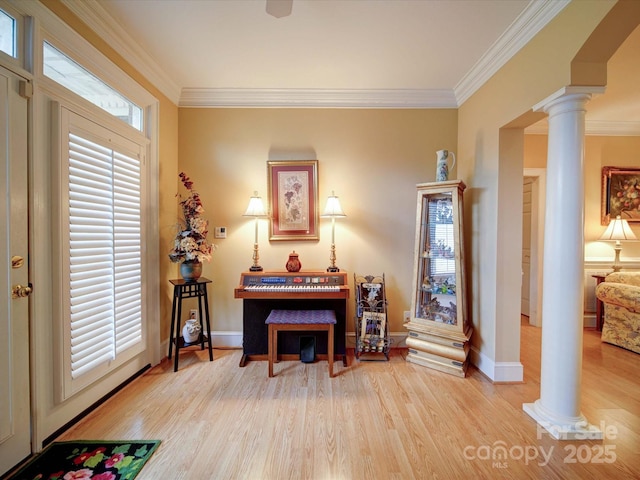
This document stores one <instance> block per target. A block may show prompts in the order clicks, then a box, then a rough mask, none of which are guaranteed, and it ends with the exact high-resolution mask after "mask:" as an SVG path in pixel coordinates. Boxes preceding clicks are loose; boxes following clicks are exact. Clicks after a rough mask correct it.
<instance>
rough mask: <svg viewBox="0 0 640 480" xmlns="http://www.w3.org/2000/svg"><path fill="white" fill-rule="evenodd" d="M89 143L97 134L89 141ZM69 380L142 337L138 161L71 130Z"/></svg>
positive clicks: (139, 173)
mask: <svg viewBox="0 0 640 480" xmlns="http://www.w3.org/2000/svg"><path fill="white" fill-rule="evenodd" d="M94 140H95V139H94ZM68 154H69V176H68V195H69V217H68V220H69V223H68V228H69V231H68V234H69V275H70V278H69V280H70V283H69V301H70V304H69V307H70V310H69V314H70V340H71V341H70V349H71V351H70V356H71V362H70V365H71V377H72V378H73V379H76V378H78V377H79V376H81V375H83V374H85V373H86V372H88V371H90V370H92V369H94V368H96V367H97V366H98V365H102V364H105V363H108V362H112V361H113V360H114V359H115V358H116V357H117V355H118V354H120V353H121V352H123V351H125V350H126V349H128V348H130V347H132V346H134V345H137V344H139V343H140V342H141V341H142V318H141V312H142V299H141V203H140V201H141V188H140V175H141V171H140V159H139V158H136V157H134V156H131V155H130V154H129V155H128V154H126V153H124V152H120V151H118V149H117V147H114V146H113V145H110V142H106V141H105V142H104V145H103V144H101V143H98V142H96V141H92V140H89V139H88V138H84V137H83V136H81V135H78V134H75V133H72V132H69V137H68Z"/></svg>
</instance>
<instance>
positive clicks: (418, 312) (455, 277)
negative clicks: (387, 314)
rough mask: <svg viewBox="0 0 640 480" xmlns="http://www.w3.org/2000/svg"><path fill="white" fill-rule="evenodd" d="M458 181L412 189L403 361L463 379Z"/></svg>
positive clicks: (465, 333)
mask: <svg viewBox="0 0 640 480" xmlns="http://www.w3.org/2000/svg"><path fill="white" fill-rule="evenodd" d="M465 188H466V186H465V184H464V182H462V181H461V180H453V181H446V182H433V183H421V184H418V185H417V190H418V202H417V215H416V217H417V218H416V243H415V263H414V274H413V290H412V291H413V298H412V301H411V317H410V319H409V321H408V322H407V323H405V327H406V328H407V330H408V331H409V333H408V337H407V346H408V347H409V353H408V355H407V361H409V362H412V363H416V364H419V365H423V366H425V367H430V368H433V369H436V370H439V371H442V372H446V373H450V374H453V375H458V376H461V377H464V376H466V372H467V365H468V358H467V357H468V354H469V340H470V339H471V334H472V333H473V329H472V327H471V325H470V322H469V321H468V318H467V302H466V291H465V290H466V288H465V286H466V282H465V271H464V244H463V242H464V236H463V202H462V197H463V192H464V190H465Z"/></svg>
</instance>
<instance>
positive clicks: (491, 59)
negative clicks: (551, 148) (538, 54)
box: [454, 0, 571, 105]
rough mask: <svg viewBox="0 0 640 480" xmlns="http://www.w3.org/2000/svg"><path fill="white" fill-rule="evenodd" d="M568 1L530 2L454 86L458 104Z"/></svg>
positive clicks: (485, 80)
mask: <svg viewBox="0 0 640 480" xmlns="http://www.w3.org/2000/svg"><path fill="white" fill-rule="evenodd" d="M569 3H571V0H533V1H532V2H531V3H529V5H527V7H526V8H525V9H524V10H523V12H522V13H521V14H520V15H519V16H518V18H516V19H515V20H514V22H513V23H512V24H511V25H510V26H509V28H508V29H507V30H506V31H505V32H504V33H503V34H502V35H501V36H500V37H499V38H498V40H496V42H495V43H494V44H493V45H492V46H491V48H489V50H487V51H486V52H485V54H484V55H483V56H482V57H481V58H480V60H478V62H476V64H475V65H474V66H473V67H472V68H471V70H469V72H468V73H467V74H466V75H465V76H464V77H463V78H462V80H460V81H459V82H458V84H457V85H456V86H455V87H454V92H455V96H456V99H457V101H458V105H462V104H463V103H464V102H465V101H467V100H468V99H469V97H471V95H473V94H474V93H475V92H476V91H477V90H478V89H479V88H480V87H481V86H482V85H484V84H485V83H486V82H487V80H489V78H491V77H492V76H493V75H494V74H495V73H496V72H497V71H498V70H500V68H502V67H503V66H504V64H505V63H507V62H508V61H509V60H510V59H511V57H513V56H514V55H515V54H516V53H518V51H520V49H521V48H522V47H524V46H525V45H526V44H527V43H529V41H530V40H531V39H532V38H533V37H535V36H536V35H537V33H538V32H539V31H540V30H542V28H543V27H544V26H545V25H547V24H548V23H549V22H550V21H551V20H552V19H553V18H554V17H555V16H556V15H558V13H560V12H561V11H562V10H563V9H564V8H565V7H566V6H567V5H568V4H569Z"/></svg>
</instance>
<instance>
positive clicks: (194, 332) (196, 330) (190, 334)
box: [182, 318, 201, 343]
mask: <svg viewBox="0 0 640 480" xmlns="http://www.w3.org/2000/svg"><path fill="white" fill-rule="evenodd" d="M200 330H201V327H200V324H199V323H198V321H197V320H195V319H193V318H190V319H189V320H187V322H186V323H185V325H184V327H182V337H183V338H184V341H185V342H186V343H195V342H197V341H198V340H199V339H200Z"/></svg>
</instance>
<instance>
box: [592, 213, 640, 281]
mask: <svg viewBox="0 0 640 480" xmlns="http://www.w3.org/2000/svg"><path fill="white" fill-rule="evenodd" d="M600 240H604V241H615V242H616V244H615V247H614V250H615V252H616V257H615V260H614V261H613V271H614V272H619V271H620V269H621V268H622V265H620V252H621V251H622V244H621V243H620V242H622V241H627V240H637V238H636V236H635V235H634V233H633V231H632V230H631V227H629V223H628V222H627V221H626V220H624V219H622V218H620V215H618V216H617V217H616V218H614V219H613V220H611V222H609V226H608V227H607V229H606V230H605V231H604V233H603V234H602V236H601V237H600Z"/></svg>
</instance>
